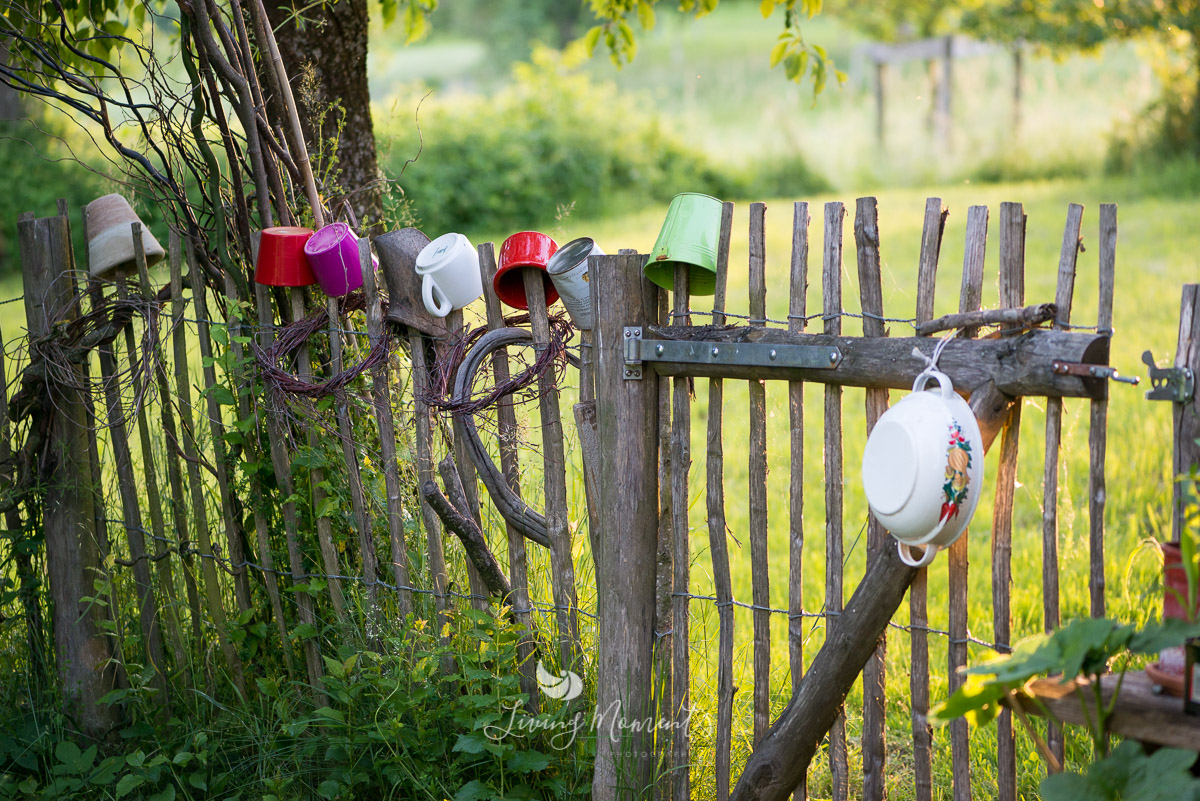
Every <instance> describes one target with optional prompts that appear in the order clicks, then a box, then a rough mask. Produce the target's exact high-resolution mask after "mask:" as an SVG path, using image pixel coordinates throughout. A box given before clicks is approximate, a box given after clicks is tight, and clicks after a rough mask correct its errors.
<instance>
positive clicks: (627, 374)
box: [625, 370, 633, 378]
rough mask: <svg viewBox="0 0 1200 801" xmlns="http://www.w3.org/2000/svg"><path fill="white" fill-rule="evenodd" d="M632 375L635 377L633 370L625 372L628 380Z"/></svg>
mask: <svg viewBox="0 0 1200 801" xmlns="http://www.w3.org/2000/svg"><path fill="white" fill-rule="evenodd" d="M631 375H633V371H632V370H626V371H625V377H626V378H629V376H631Z"/></svg>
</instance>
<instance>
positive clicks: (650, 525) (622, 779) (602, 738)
mask: <svg viewBox="0 0 1200 801" xmlns="http://www.w3.org/2000/svg"><path fill="white" fill-rule="evenodd" d="M644 263H645V257H642V256H597V257H593V258H592V260H591V262H590V264H591V269H592V270H594V271H595V275H594V276H593V280H592V282H591V288H592V291H593V292H595V293H596V298H595V308H596V311H597V314H596V340H595V344H596V400H597V412H598V418H599V429H600V444H601V447H600V454H601V465H600V474H601V475H602V476H605V477H606V479H607V480H606V481H604V482H603V483H602V485H601V490H600V527H601V532H600V534H601V535H600V536H598V537H597V541H598V542H599V544H600V550H599V553H598V554H597V558H596V590H597V591H596V600H597V624H596V626H597V633H596V639H597V650H598V656H597V671H596V673H597V715H598V716H599V715H603V716H604V717H603V719H602V720H601V721H599V723H600V724H601V725H600V726H599V727H598V731H597V742H596V766H595V774H594V779H593V783H592V793H593V798H595V799H597V801H614V799H618V798H619V799H629V801H641V800H642V799H643V798H645V793H646V792H647V790H648V789H649V787H650V785H651V783H652V781H653V778H652V770H653V761H652V759H651V758H650V757H649V756H648V754H650V753H651V752H652V750H653V749H652V747H651V739H650V735H649V733H648V732H645V731H626V732H625V733H624V735H623V736H622V735H621V729H620V727H619V724H620V723H621V721H626V722H631V721H639V720H644V719H646V717H647V716H648V715H650V714H652V706H651V683H652V675H651V658H652V653H653V651H652V645H653V642H652V641H653V627H654V552H655V531H656V526H657V516H658V495H657V487H656V486H655V485H656V483H657V482H656V481H655V472H656V470H657V453H656V451H657V440H656V436H655V432H656V430H657V425H658V419H657V418H658V403H657V398H658V381H659V379H658V377H657V375H656V374H655V373H654V371H652V370H646V371H644V374H643V377H642V379H641V380H626V378H627V373H629V372H632V371H627V369H626V367H625V353H624V351H625V347H624V346H625V339H626V337H625V330H624V329H625V326H626V325H645V324H646V323H647V322H649V321H650V320H652V319H653V318H654V311H655V308H654V297H655V293H654V289H653V287H652V286H651V284H650V283H649V281H647V280H646V278H645V276H644V275H643V273H642V267H643V265H644Z"/></svg>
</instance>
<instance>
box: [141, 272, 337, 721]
mask: <svg viewBox="0 0 1200 801" xmlns="http://www.w3.org/2000/svg"><path fill="white" fill-rule="evenodd" d="M142 284H143V290H142V291H143V294H145V293H147V292H149V280H148V279H146V278H144V277H143V279H142ZM254 299H255V306H256V307H257V310H258V344H259V347H261V348H263V349H264V350H265V349H266V348H269V347H270V345H271V342H272V340H274V338H275V334H274V330H275V318H274V313H273V312H272V309H271V293H270V290H269V289H268V288H267V287H266V286H263V285H262V284H259V283H255V285H254ZM282 316H283V307H282V306H281V307H280V317H281V318H282ZM266 424H267V441H268V443H269V448H270V451H271V469H272V470H273V471H274V473H275V482H276V484H277V485H278V486H279V491H280V493H281V494H282V495H283V501H282V502H281V503H280V506H281V511H282V512H283V532H284V539H285V541H286V543H287V553H288V569H289V570H290V571H291V574H292V584H293V586H294V585H296V584H303V583H306V582H307V579H306V578H305V576H306V575H307V573H308V570H307V569H306V568H305V566H304V556H303V554H302V553H301V551H300V524H299V520H298V516H297V514H296V503H295V501H292V500H289V499H290V498H291V497H292V496H293V495H295V493H296V482H295V480H294V479H293V478H292V468H291V460H290V459H289V458H288V447H289V445H290V443H291V437H290V436H289V434H288V428H287V424H286V422H285V421H284V419H283V415H282V413H281V412H280V411H279V410H278V409H275V408H273V407H272V406H268V407H267V408H266ZM172 492H174V489H172ZM292 595H293V597H294V598H295V602H296V617H297V619H299V621H300V625H302V626H303V625H305V624H308V625H309V626H312V627H314V628H315V627H316V624H317V616H316V613H315V611H314V610H313V597H312V596H311V595H309V594H308V593H307V592H296V593H293V594H292ZM302 643H303V645H302V647H303V650H304V665H305V668H306V672H307V674H308V683H309V686H310V687H311V688H312V691H313V694H314V699H313V700H314V702H317V703H318V704H319V703H320V702H321V700H323V699H324V697H325V695H324V692H323V691H322V690H321V676H322V675H324V672H325V669H324V664H323V663H322V662H321V650H320V647H319V645H318V642H317V638H316V637H306V638H304V640H303V641H302Z"/></svg>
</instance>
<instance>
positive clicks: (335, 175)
mask: <svg viewBox="0 0 1200 801" xmlns="http://www.w3.org/2000/svg"><path fill="white" fill-rule="evenodd" d="M265 4H266V8H267V16H268V18H269V19H270V21H271V26H272V27H273V28H274V29H275V37H276V40H277V41H278V43H279V52H280V55H281V56H282V57H283V62H284V65H285V66H286V67H287V72H288V80H289V82H290V83H291V85H292V93H293V94H294V95H295V96H296V102H297V104H298V105H299V110H300V120H301V124H302V126H303V128H304V138H305V141H306V142H307V143H308V147H309V155H310V157H311V158H312V162H313V170H314V172H315V173H316V176H317V180H318V181H319V182H321V183H322V184H323V185H322V187H321V189H322V196H323V198H324V201H325V204H326V205H327V206H328V207H329V208H330V209H331V210H332V211H333V213H334V214H335V215H337V214H338V211H339V209H340V208H341V205H342V200H343V199H346V200H349V201H350V205H351V207H352V208H353V209H354V213H355V214H356V215H357V216H358V221H359V222H360V223H362V224H363V225H364V226H367V225H370V224H373V223H375V222H377V221H378V220H379V218H380V216H381V215H382V212H383V203H382V198H383V194H382V191H381V190H382V186H381V184H380V183H379V164H378V161H377V160H376V156H375V132H374V130H373V128H372V123H371V94H370V89H369V87H368V84H367V26H368V21H369V20H368V15H367V3H366V0H336V2H327V3H320V4H316V5H313V6H309V7H306V8H305V11H304V15H303V20H302V21H301V20H299V19H298V18H297V17H296V16H295V15H294V14H295V12H294V10H293V6H292V5H291V4H290V3H288V2H286V0H266V2H265ZM318 125H319V126H320V127H319V129H318V127H317V126H318ZM339 127H340V128H341V130H340V131H339ZM331 141H336V143H337V152H336V159H337V162H336V164H335V165H333V169H332V170H331V169H330V164H331V157H333V156H334V155H335V154H334V153H333V152H331V151H332V145H331Z"/></svg>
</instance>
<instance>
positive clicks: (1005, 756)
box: [992, 203, 1025, 801]
mask: <svg viewBox="0 0 1200 801" xmlns="http://www.w3.org/2000/svg"><path fill="white" fill-rule="evenodd" d="M1024 303H1025V211H1024V209H1023V208H1022V207H1021V204H1020V203H1001V204H1000V306H1001V307H1007V308H1015V307H1017V306H1022V305H1024ZM1020 444H1021V404H1020V402H1017V403H1015V404H1014V405H1013V409H1012V411H1011V412H1010V413H1009V421H1008V425H1007V426H1005V428H1004V435H1003V437H1002V438H1001V440H1000V464H999V470H998V471H997V475H996V500H995V502H994V504H993V505H992V509H993V512H992V632H993V636H994V637H995V640H996V643H997V646H999V648H1000V650H1008V648H1007V646H1008V645H1009V643H1010V642H1011V640H1012V614H1011V612H1010V601H1011V589H1010V586H1009V585H1010V584H1011V583H1012V525H1013V519H1012V514H1013V498H1014V495H1015V493H1016V488H1017V460H1018V458H1019V455H1020ZM996 785H997V786H996V798H997V801H1016V798H1017V755H1016V743H1015V741H1014V740H1013V730H1012V712H1011V711H1010V710H1008V709H1004V710H1003V711H1002V712H1001V713H1000V716H999V717H998V718H997V719H996Z"/></svg>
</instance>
